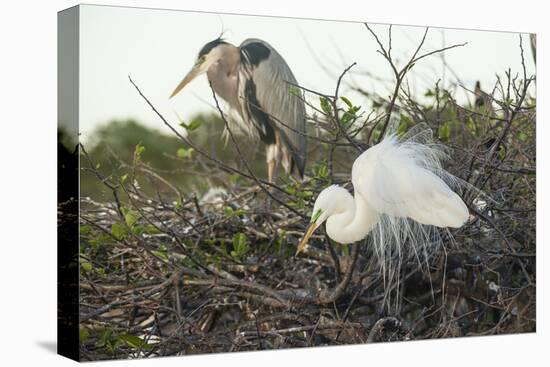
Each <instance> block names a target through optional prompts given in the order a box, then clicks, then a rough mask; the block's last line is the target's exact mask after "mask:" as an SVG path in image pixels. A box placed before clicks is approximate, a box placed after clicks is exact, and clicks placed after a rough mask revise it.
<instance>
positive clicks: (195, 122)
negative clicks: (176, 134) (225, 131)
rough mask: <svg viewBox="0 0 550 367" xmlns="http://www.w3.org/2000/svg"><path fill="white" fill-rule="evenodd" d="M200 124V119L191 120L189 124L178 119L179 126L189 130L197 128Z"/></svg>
mask: <svg viewBox="0 0 550 367" xmlns="http://www.w3.org/2000/svg"><path fill="white" fill-rule="evenodd" d="M201 125H202V121H201V120H193V121H191V123H190V124H186V123H185V122H183V121H182V120H180V126H181V127H183V128H184V129H186V130H189V131H193V130H197V129H198V128H199V127H200V126H201Z"/></svg>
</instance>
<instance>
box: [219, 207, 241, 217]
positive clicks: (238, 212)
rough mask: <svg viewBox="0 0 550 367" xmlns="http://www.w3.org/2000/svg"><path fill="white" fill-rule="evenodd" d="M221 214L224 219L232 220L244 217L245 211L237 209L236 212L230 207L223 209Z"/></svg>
mask: <svg viewBox="0 0 550 367" xmlns="http://www.w3.org/2000/svg"><path fill="white" fill-rule="evenodd" d="M223 212H224V214H225V217H226V218H232V217H239V216H241V215H244V214H246V211H245V210H244V209H240V208H239V209H237V210H234V209H233V208H232V207H230V206H226V207H225V208H224V209H223Z"/></svg>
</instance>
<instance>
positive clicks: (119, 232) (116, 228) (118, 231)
mask: <svg viewBox="0 0 550 367" xmlns="http://www.w3.org/2000/svg"><path fill="white" fill-rule="evenodd" d="M111 234H112V235H113V236H114V237H115V238H116V239H117V240H119V241H121V240H123V239H125V238H126V237H127V236H128V229H127V228H126V226H124V224H122V223H113V225H112V226H111Z"/></svg>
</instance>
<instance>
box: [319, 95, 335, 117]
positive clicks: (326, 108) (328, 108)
mask: <svg viewBox="0 0 550 367" xmlns="http://www.w3.org/2000/svg"><path fill="white" fill-rule="evenodd" d="M319 102H320V103H321V109H322V110H323V112H324V113H325V114H327V115H330V114H331V113H332V106H331V105H330V102H329V101H328V99H327V98H326V97H323V96H320V97H319Z"/></svg>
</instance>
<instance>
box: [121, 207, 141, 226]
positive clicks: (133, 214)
mask: <svg viewBox="0 0 550 367" xmlns="http://www.w3.org/2000/svg"><path fill="white" fill-rule="evenodd" d="M122 214H124V221H125V222H126V225H127V226H128V227H130V228H132V227H133V226H134V224H136V222H137V221H138V219H139V218H140V217H141V215H140V214H139V213H138V212H137V211H135V210H131V209H126V208H123V209H122Z"/></svg>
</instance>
